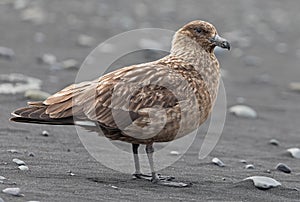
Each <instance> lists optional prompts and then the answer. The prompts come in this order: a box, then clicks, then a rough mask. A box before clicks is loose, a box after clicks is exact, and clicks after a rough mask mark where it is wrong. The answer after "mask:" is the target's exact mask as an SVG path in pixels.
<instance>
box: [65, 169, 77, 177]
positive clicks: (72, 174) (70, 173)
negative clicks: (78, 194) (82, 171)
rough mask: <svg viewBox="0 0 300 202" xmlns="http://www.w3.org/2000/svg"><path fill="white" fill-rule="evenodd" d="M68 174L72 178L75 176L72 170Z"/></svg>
mask: <svg viewBox="0 0 300 202" xmlns="http://www.w3.org/2000/svg"><path fill="white" fill-rule="evenodd" d="M67 173H68V174H69V175H70V176H75V174H74V173H73V172H72V171H71V170H69V171H67Z"/></svg>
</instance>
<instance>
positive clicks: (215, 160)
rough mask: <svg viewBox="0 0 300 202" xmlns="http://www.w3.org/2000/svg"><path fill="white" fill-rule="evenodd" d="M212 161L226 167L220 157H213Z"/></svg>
mask: <svg viewBox="0 0 300 202" xmlns="http://www.w3.org/2000/svg"><path fill="white" fill-rule="evenodd" d="M212 162H213V163H214V164H216V165H218V166H220V167H224V166H225V164H224V163H223V162H222V161H221V160H220V159H218V158H213V159H212Z"/></svg>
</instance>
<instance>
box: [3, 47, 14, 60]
mask: <svg viewBox="0 0 300 202" xmlns="http://www.w3.org/2000/svg"><path fill="white" fill-rule="evenodd" d="M14 57H15V52H14V51H13V50H12V49H10V48H7V47H2V46H0V58H3V59H6V60H12V59H13V58H14Z"/></svg>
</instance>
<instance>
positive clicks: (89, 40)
mask: <svg viewBox="0 0 300 202" xmlns="http://www.w3.org/2000/svg"><path fill="white" fill-rule="evenodd" d="M77 44H78V45H79V46H82V47H92V46H94V45H95V39H94V38H93V37H91V36H88V35H84V34H82V35H79V37H78V39H77Z"/></svg>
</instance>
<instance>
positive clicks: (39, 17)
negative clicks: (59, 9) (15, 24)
mask: <svg viewBox="0 0 300 202" xmlns="http://www.w3.org/2000/svg"><path fill="white" fill-rule="evenodd" d="M21 19H22V20H23V21H27V22H31V23H33V24H36V25H40V24H43V23H44V21H45V19H46V15H45V12H44V11H43V10H42V9H41V8H40V7H37V6H35V7H29V8H26V9H24V10H22V13H21Z"/></svg>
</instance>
